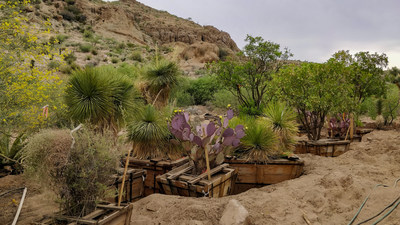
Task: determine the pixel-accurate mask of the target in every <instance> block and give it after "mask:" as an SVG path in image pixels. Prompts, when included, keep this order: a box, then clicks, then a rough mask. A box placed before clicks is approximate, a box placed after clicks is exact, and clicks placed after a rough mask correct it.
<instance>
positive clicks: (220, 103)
mask: <svg viewBox="0 0 400 225" xmlns="http://www.w3.org/2000/svg"><path fill="white" fill-rule="evenodd" d="M211 103H212V104H213V105H214V106H215V107H217V108H225V107H226V106H227V105H228V104H230V105H231V107H232V108H233V109H238V107H239V102H238V101H237V98H236V97H235V96H234V95H233V94H232V93H231V92H229V91H228V90H219V91H217V92H215V93H214V96H213V99H212V100H211Z"/></svg>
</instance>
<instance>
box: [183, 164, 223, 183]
mask: <svg viewBox="0 0 400 225" xmlns="http://www.w3.org/2000/svg"><path fill="white" fill-rule="evenodd" d="M227 166H229V164H226V163H224V164H222V165H219V166H217V167H215V168H214V169H212V170H211V171H210V174H211V176H212V175H214V174H216V173H218V172H219V171H221V170H222V169H224V168H225V167H227ZM207 176H208V173H203V174H200V175H199V176H198V177H196V178H194V179H192V180H190V181H188V183H190V184H195V183H197V182H198V181H200V180H201V179H204V178H205V177H207Z"/></svg>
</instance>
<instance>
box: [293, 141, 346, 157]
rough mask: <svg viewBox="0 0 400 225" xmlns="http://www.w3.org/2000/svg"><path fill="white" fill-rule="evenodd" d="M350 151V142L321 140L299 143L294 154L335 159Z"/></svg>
mask: <svg viewBox="0 0 400 225" xmlns="http://www.w3.org/2000/svg"><path fill="white" fill-rule="evenodd" d="M349 149H350V141H348V140H347V141H345V140H336V139H321V140H318V141H299V142H298V143H297V144H296V148H295V151H294V153H295V154H306V153H310V154H314V155H320V156H326V157H336V156H339V155H341V154H343V153H345V152H347V151H348V150H349Z"/></svg>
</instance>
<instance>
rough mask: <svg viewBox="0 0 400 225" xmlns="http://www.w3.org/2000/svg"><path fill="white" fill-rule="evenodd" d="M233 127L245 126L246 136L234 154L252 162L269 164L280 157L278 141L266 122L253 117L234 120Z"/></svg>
mask: <svg viewBox="0 0 400 225" xmlns="http://www.w3.org/2000/svg"><path fill="white" fill-rule="evenodd" d="M231 124H232V125H235V124H244V125H245V126H246V136H245V137H244V138H242V140H241V144H240V146H238V147H237V148H236V149H234V151H233V154H234V155H236V156H238V157H240V158H243V159H246V160H248V161H252V162H259V163H264V162H268V161H269V159H270V158H271V157H274V156H276V155H279V154H280V153H279V151H278V148H277V144H278V139H277V136H276V134H275V132H274V131H273V130H272V128H271V126H266V125H265V121H263V120H262V119H256V118H255V117H251V116H244V117H239V118H234V119H233V120H232V121H231Z"/></svg>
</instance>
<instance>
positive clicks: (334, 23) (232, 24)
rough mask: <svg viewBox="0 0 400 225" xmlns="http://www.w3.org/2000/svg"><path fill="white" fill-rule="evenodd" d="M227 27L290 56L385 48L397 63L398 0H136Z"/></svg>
mask: <svg viewBox="0 0 400 225" xmlns="http://www.w3.org/2000/svg"><path fill="white" fill-rule="evenodd" d="M139 1H140V2H142V3H143V4H146V5H148V6H151V7H153V8H156V9H160V10H166V11H168V12H170V13H172V14H175V15H177V16H180V17H182V18H188V17H191V18H192V19H193V21H195V22H198V23H199V24H201V25H214V26H215V27H217V28H219V29H221V30H224V31H226V32H228V33H229V34H230V35H231V36H232V38H233V39H234V40H235V41H236V43H237V44H238V46H239V47H240V48H242V47H243V46H244V45H245V42H244V39H245V37H246V34H251V35H254V36H262V37H263V38H264V39H265V40H271V41H274V42H276V43H279V44H281V46H287V47H288V48H289V49H291V51H292V52H293V53H294V59H300V60H307V61H317V62H323V61H325V60H327V59H328V58H329V57H330V56H331V55H332V54H333V53H334V52H336V51H338V50H341V49H346V50H347V49H348V50H350V51H351V52H353V53H354V52H357V51H370V52H378V53H382V52H385V53H386V54H387V55H388V56H389V61H390V65H389V66H397V67H400V38H399V37H400V26H399V25H398V22H399V21H400V13H399V9H400V1H398V0H385V1H381V0H280V1H276V0H252V1H244V0H217V1H211V0H203V1H194V0H139Z"/></svg>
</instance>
